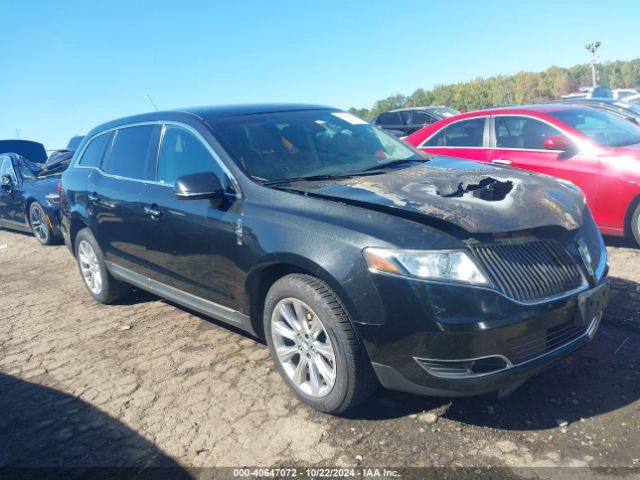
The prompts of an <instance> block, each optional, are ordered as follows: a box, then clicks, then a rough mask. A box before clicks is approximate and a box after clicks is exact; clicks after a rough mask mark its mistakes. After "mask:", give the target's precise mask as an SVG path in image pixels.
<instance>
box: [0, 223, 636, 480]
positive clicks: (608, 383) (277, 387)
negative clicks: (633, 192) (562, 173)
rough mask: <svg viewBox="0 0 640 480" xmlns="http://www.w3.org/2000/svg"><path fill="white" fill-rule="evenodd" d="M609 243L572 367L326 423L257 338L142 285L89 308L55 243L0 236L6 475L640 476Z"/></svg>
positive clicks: (385, 399) (619, 258)
mask: <svg viewBox="0 0 640 480" xmlns="http://www.w3.org/2000/svg"><path fill="white" fill-rule="evenodd" d="M608 244H609V247H608V248H609V254H610V264H611V271H610V276H611V278H612V281H613V290H612V298H611V304H610V306H609V308H608V309H607V310H606V312H605V315H604V319H603V324H602V327H601V329H600V331H599V332H598V334H597V336H596V338H595V340H594V341H593V343H592V344H591V345H590V346H589V347H587V348H585V349H583V350H581V351H580V352H579V353H578V354H577V355H575V356H574V357H572V358H570V359H568V360H567V361H565V362H564V363H562V364H560V365H559V366H558V367H556V368H554V369H552V370H550V371H547V372H545V373H543V374H541V375H539V376H537V377H535V378H533V379H531V380H529V381H528V382H527V383H526V384H524V385H523V386H522V387H521V388H520V389H518V390H517V391H516V392H514V393H513V395H512V396H510V397H509V398H507V399H504V400H501V401H498V400H497V399H495V398H492V397H483V398H467V399H457V400H453V401H451V400H447V399H434V398H423V397H416V396H412V395H406V394H401V393H395V392H388V391H383V390H381V391H380V392H378V394H377V395H376V396H375V397H374V398H373V399H371V400H370V401H369V402H368V403H366V404H365V405H363V406H362V407H361V408H359V409H357V410H356V411H355V412H353V413H351V415H350V416H349V417H348V418H336V417H332V416H328V415H324V414H320V413H317V412H314V411H312V410H310V409H309V408H307V407H305V406H304V405H302V404H300V403H299V402H298V401H297V400H296V399H295V398H294V397H293V395H291V394H290V393H289V391H288V390H287V388H286V387H285V385H284V383H283V382H282V381H281V380H280V378H279V377H278V374H277V373H276V372H275V371H274V369H273V368H272V364H271V361H270V359H269V355H268V351H267V348H266V346H265V345H264V344H263V343H260V342H258V341H255V340H254V339H252V338H250V337H247V336H246V335H243V334H241V333H238V332H237V331H232V330H230V329H229V328H228V327H226V326H223V325H222V324H219V323H217V322H216V321H214V320H211V319H209V318H204V317H202V316H198V315H195V314H193V313H192V312H189V311H187V310H185V309H183V308H181V307H178V306H176V305H173V304H170V303H168V302H166V301H163V300H161V299H159V298H157V297H154V296H152V295H150V294H146V293H144V292H136V293H134V294H133V295H132V296H131V297H130V298H128V299H127V300H125V301H124V302H123V303H121V304H119V305H115V306H102V305H98V304H96V303H95V302H94V301H93V300H92V299H91V298H90V297H89V295H88V294H87V292H86V291H85V288H84V286H83V285H82V282H81V278H80V275H79V273H78V271H77V268H76V265H75V262H74V260H73V258H72V257H71V255H70V254H69V252H68V251H67V250H66V248H65V247H64V246H54V247H48V248H45V247H41V246H39V245H38V243H37V241H36V240H35V239H34V238H33V237H30V236H28V235H24V234H20V233H14V232H9V231H6V230H0V467H56V466H66V467H69V466H78V467H82V466H88V467H91V466H110V467H113V466H122V467H133V468H134V469H140V471H144V469H148V468H150V467H154V466H173V467H175V468H177V469H180V468H184V469H189V468H193V467H216V466H217V467H221V466H227V467H239V466H254V467H270V466H278V465H279V466H293V465H298V466H304V465H307V466H308V465H316V466H344V467H356V466H360V467H362V466H366V467H395V468H399V469H401V471H403V470H402V469H403V468H404V467H409V466H425V467H434V466H449V467H451V466H459V467H473V468H489V467H491V468H492V469H494V470H493V471H494V472H498V471H500V472H502V474H503V475H505V476H508V478H537V477H536V476H535V475H540V472H541V471H542V470H540V469H538V470H535V471H534V472H538V473H532V471H531V470H528V469H526V468H524V467H589V470H586V469H584V468H582V469H575V470H568V469H547V470H544V471H545V472H546V474H548V476H553V475H559V476H558V477H557V478H574V477H572V476H571V475H572V474H573V473H576V472H579V474H578V473H576V475H577V476H575V478H601V477H602V478H619V477H625V478H638V475H639V474H640V470H636V469H634V468H633V467H636V468H640V400H639V398H640V358H639V355H638V352H639V351H640V249H636V248H633V247H632V246H630V245H629V244H627V243H626V242H624V241H621V240H615V239H613V240H608ZM5 246H6V247H5ZM3 247H4V248H3ZM433 414H435V415H433ZM499 467H507V468H506V469H501V468H499ZM610 468H622V469H618V470H611V469H610ZM194 471H196V472H197V471H198V470H193V471H192V472H194ZM473 471H475V472H476V473H478V474H479V473H480V470H477V471H476V470H472V472H473ZM488 471H489V472H490V471H491V470H488ZM201 472H202V471H201ZM482 472H484V473H486V472H487V470H482ZM553 472H556V473H555V474H554V473H553ZM442 478H444V477H442ZM449 478H452V477H449ZM495 478H497V477H495ZM500 478H502V477H500ZM554 478H556V477H554Z"/></svg>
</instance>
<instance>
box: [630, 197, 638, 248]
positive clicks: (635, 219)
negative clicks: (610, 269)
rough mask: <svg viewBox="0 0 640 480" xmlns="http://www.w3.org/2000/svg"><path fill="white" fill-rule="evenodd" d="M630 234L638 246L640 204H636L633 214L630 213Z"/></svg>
mask: <svg viewBox="0 0 640 480" xmlns="http://www.w3.org/2000/svg"><path fill="white" fill-rule="evenodd" d="M631 235H632V236H633V239H634V240H635V241H636V244H637V245H639V246H640V204H639V205H638V206H636V209H635V210H634V211H633V215H631Z"/></svg>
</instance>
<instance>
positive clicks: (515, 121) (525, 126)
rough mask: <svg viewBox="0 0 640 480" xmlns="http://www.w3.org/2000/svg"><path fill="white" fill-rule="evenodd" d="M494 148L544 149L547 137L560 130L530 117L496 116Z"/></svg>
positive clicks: (556, 133) (557, 133)
mask: <svg viewBox="0 0 640 480" xmlns="http://www.w3.org/2000/svg"><path fill="white" fill-rule="evenodd" d="M495 124H496V148H514V149H525V150H544V141H545V140H546V139H547V137H552V136H554V135H559V134H560V133H561V132H560V131H558V130H556V129H555V128H553V127H552V126H551V125H549V124H547V123H545V122H541V121H540V120H536V119H534V118H531V117H516V116H513V117H510V116H497V117H496V119H495Z"/></svg>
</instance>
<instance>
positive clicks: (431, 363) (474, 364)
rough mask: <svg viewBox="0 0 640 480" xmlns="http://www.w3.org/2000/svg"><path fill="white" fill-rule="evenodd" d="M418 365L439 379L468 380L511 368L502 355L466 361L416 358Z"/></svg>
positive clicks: (510, 364)
mask: <svg viewBox="0 0 640 480" xmlns="http://www.w3.org/2000/svg"><path fill="white" fill-rule="evenodd" d="M415 360H416V361H417V362H418V364H419V365H420V366H421V367H422V368H424V369H425V370H426V371H427V372H428V373H429V374H430V375H433V376H434V377H439V378H470V377H478V376H482V375H489V374H492V373H497V372H500V371H502V370H506V369H507V368H510V367H512V366H513V365H512V363H511V362H510V361H509V359H507V358H506V357H503V356H502V355H492V356H488V357H482V358H474V359H468V360H433V359H426V358H416V359H415Z"/></svg>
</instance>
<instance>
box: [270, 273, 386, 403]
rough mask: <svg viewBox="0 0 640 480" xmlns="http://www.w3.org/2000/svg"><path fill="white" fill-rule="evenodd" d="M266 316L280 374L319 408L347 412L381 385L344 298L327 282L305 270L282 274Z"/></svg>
mask: <svg viewBox="0 0 640 480" xmlns="http://www.w3.org/2000/svg"><path fill="white" fill-rule="evenodd" d="M263 320H264V331H265V336H266V340H267V344H268V345H269V352H270V353H271V358H272V359H273V362H274V363H275V365H276V368H277V369H278V371H279V372H280V375H281V376H282V378H283V379H284V381H285V382H286V383H287V384H288V385H289V388H291V390H293V392H294V393H295V394H296V395H297V396H298V398H300V399H301V400H302V401H303V402H305V403H306V404H308V405H310V406H311V407H313V408H315V409H316V410H320V411H322V412H326V413H332V414H337V413H342V412H344V411H346V410H348V409H350V408H352V407H354V406H355V405H357V404H359V403H361V402H363V401H364V400H366V399H367V398H368V397H369V396H370V395H371V394H372V393H373V392H374V390H375V389H376V388H377V387H378V382H377V379H376V377H375V374H374V372H373V369H372V367H371V362H370V360H369V357H368V355H367V353H366V351H365V349H364V346H363V345H362V342H360V340H359V339H358V337H357V336H356V332H355V331H354V329H353V326H352V325H351V321H350V320H349V318H348V316H347V313H346V311H345V309H344V307H343V306H342V303H341V302H340V300H339V299H338V297H337V295H336V294H335V293H334V292H333V291H332V290H331V289H330V288H329V286H328V285H327V284H326V283H324V282H323V281H321V280H319V279H317V278H315V277H312V276H310V275H303V274H291V275H287V276H285V277H282V278H281V279H280V280H278V281H277V282H275V283H274V284H273V286H272V287H271V288H270V289H269V292H268V293H267V296H266V299H265V308H264V319H263ZM331 359H333V361H331Z"/></svg>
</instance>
